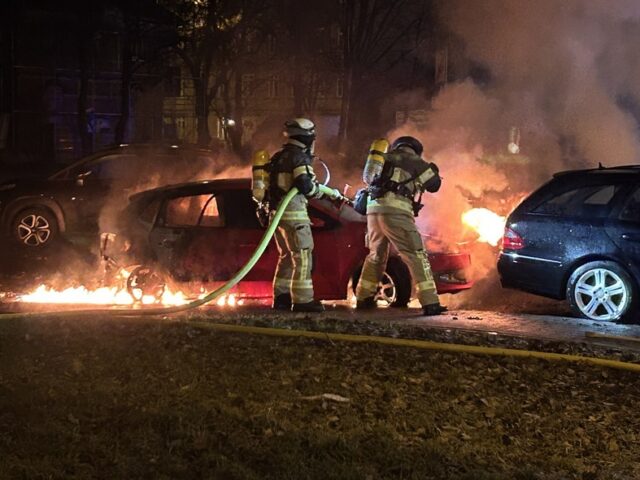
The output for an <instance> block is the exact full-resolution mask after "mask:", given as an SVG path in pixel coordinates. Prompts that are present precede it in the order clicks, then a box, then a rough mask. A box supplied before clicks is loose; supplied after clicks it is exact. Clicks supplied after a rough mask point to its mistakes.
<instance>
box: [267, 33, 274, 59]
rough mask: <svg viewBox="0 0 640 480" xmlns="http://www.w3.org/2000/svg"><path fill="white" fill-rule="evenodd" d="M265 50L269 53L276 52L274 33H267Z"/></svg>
mask: <svg viewBox="0 0 640 480" xmlns="http://www.w3.org/2000/svg"><path fill="white" fill-rule="evenodd" d="M267 52H268V53H269V54H270V55H273V54H274V53H276V37H275V36H274V35H269V36H268V37H267Z"/></svg>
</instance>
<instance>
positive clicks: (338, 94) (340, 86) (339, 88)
mask: <svg viewBox="0 0 640 480" xmlns="http://www.w3.org/2000/svg"><path fill="white" fill-rule="evenodd" d="M343 89H344V78H342V77H341V76H340V77H338V78H337V79H336V97H337V98H342V94H343V92H344V90H343Z"/></svg>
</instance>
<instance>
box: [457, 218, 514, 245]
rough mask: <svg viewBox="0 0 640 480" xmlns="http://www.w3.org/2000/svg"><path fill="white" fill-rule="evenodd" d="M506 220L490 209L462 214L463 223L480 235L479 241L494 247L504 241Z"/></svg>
mask: <svg viewBox="0 0 640 480" xmlns="http://www.w3.org/2000/svg"><path fill="white" fill-rule="evenodd" d="M506 220H507V219H506V217H503V216H501V215H498V214H497V213H495V212H492V211H491V210H489V209H488V208H472V209H471V210H467V211H466V212H464V213H463V214H462V223H464V224H465V225H466V226H467V227H469V228H471V229H472V230H474V231H475V232H476V233H477V234H478V239H477V241H479V242H484V243H488V244H489V245H492V246H494V247H495V246H497V245H498V243H499V242H500V240H501V239H502V235H503V233H504V226H505V223H506Z"/></svg>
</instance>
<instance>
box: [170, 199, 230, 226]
mask: <svg viewBox="0 0 640 480" xmlns="http://www.w3.org/2000/svg"><path fill="white" fill-rule="evenodd" d="M164 223H165V226H167V227H223V226H224V221H223V218H222V216H221V215H220V209H219V205H218V198H216V196H215V194H210V193H207V194H204V195H189V196H183V197H176V198H171V199H169V200H168V201H167V204H166V209H165V221H164Z"/></svg>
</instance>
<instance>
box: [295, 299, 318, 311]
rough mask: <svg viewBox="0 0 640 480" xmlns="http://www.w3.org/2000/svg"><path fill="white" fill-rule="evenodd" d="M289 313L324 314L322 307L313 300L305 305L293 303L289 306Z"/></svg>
mask: <svg viewBox="0 0 640 480" xmlns="http://www.w3.org/2000/svg"><path fill="white" fill-rule="evenodd" d="M291 311H292V312H313V313H319V312H324V305H322V303H321V302H319V301H318V300H313V301H312V302H307V303H294V304H293V305H291Z"/></svg>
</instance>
